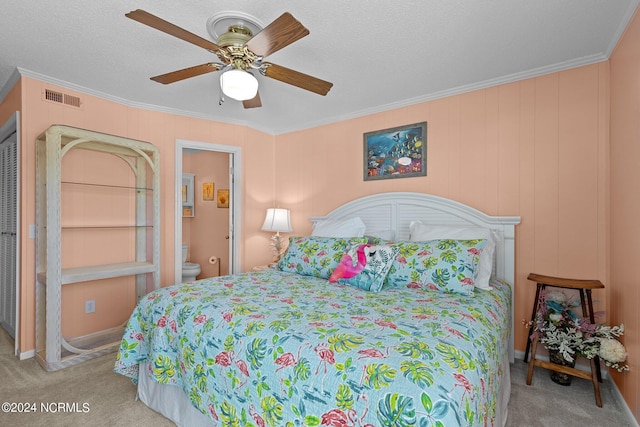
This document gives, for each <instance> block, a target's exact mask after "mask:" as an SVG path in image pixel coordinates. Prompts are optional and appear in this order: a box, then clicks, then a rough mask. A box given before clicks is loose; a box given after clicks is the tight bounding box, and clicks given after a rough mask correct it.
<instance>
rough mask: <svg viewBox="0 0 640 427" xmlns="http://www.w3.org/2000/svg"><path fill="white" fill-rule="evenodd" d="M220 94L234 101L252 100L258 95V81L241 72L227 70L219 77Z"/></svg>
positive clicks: (250, 75) (251, 75)
mask: <svg viewBox="0 0 640 427" xmlns="http://www.w3.org/2000/svg"><path fill="white" fill-rule="evenodd" d="M220 87H221V88H222V93H224V94H225V95H226V96H228V97H229V98H233V99H235V100H236V101H246V100H247V99H253V98H255V97H256V94H257V93H258V79H256V78H255V77H254V76H253V74H251V73H248V72H246V71H242V70H235V69H234V70H229V71H225V72H224V73H222V74H221V75H220Z"/></svg>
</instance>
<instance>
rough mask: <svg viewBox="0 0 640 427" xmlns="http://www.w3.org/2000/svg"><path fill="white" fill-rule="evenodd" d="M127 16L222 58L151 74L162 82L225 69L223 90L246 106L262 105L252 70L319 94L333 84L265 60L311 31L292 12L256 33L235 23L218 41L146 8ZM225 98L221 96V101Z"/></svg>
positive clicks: (222, 80) (172, 81) (155, 79)
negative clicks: (168, 71) (201, 35)
mask: <svg viewBox="0 0 640 427" xmlns="http://www.w3.org/2000/svg"><path fill="white" fill-rule="evenodd" d="M125 16H126V17H127V18H130V19H133V20H134V21H138V22H140V23H142V24H145V25H148V26H150V27H152V28H155V29H157V30H160V31H162V32H164V33H167V34H169V35H172V36H174V37H177V38H179V39H182V40H184V41H187V42H189V43H192V44H194V45H196V46H199V47H201V48H203V49H206V50H208V51H209V52H211V53H213V54H215V55H216V56H217V57H218V59H219V60H220V61H221V62H208V63H206V64H201V65H196V66H193V67H189V68H184V69H181V70H177V71H173V72H170V73H166V74H161V75H158V76H155V77H151V80H154V81H156V82H158V83H162V84H169V83H174V82H177V81H180V80H184V79H188V78H190V77H195V76H199V75H202V74H206V73H211V72H213V71H222V72H223V73H222V75H221V76H220V86H221V89H222V93H224V94H225V95H226V96H228V97H230V98H233V99H236V100H238V101H242V104H243V105H244V108H255V107H260V106H262V102H261V101H260V94H259V93H258V80H257V79H256V78H255V76H254V75H253V74H252V73H251V72H250V71H251V70H256V71H258V72H259V73H260V74H262V75H263V76H266V77H270V78H272V79H276V80H279V81H281V82H284V83H287V84H290V85H293V86H297V87H299V88H301V89H305V90H308V91H311V92H314V93H317V94H319V95H326V94H327V93H328V92H329V90H330V89H331V87H332V86H333V83H330V82H327V81H324V80H321V79H318V78H316V77H313V76H310V75H308V74H304V73H301V72H299V71H295V70H291V69H289V68H285V67H282V66H280V65H276V64H273V63H271V62H264V61H263V58H264V57H266V56H267V55H270V54H272V53H274V52H277V51H278V50H280V49H282V48H283V47H286V46H288V45H290V44H291V43H293V42H295V41H297V40H300V39H301V38H303V37H305V36H306V35H308V34H309V30H307V29H306V28H305V27H304V26H303V25H302V24H301V23H300V22H299V21H298V20H296V19H295V18H294V17H293V16H292V15H291V14H290V13H288V12H285V13H283V14H282V15H281V16H280V17H279V18H277V19H276V20H275V21H273V22H272V23H271V24H269V25H267V26H266V27H265V28H264V29H263V30H261V31H260V32H259V33H258V34H256V35H255V36H254V35H253V33H252V31H251V30H250V29H249V28H247V27H245V26H242V25H231V26H230V27H229V29H228V31H227V32H226V33H224V34H221V35H220V36H219V37H218V40H217V44H216V43H213V42H211V41H209V40H207V39H204V38H202V37H200V36H198V35H196V34H193V33H191V32H189V31H187V30H185V29H183V28H180V27H178V26H177V25H174V24H172V23H170V22H168V21H165V20H164V19H162V18H159V17H157V16H155V15H152V14H151V13H149V12H146V11H144V10H142V9H137V10H133V11H131V12H129V13H127V14H125ZM222 100H223V98H222V96H221V102H222Z"/></svg>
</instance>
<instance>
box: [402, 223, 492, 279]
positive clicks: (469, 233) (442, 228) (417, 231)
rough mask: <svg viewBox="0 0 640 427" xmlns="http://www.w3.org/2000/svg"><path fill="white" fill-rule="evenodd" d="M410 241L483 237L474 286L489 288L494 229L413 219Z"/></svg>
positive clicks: (410, 226)
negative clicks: (437, 223) (428, 222)
mask: <svg viewBox="0 0 640 427" xmlns="http://www.w3.org/2000/svg"><path fill="white" fill-rule="evenodd" d="M409 229H410V232H411V237H410V238H409V239H410V240H411V241H421V242H423V241H426V240H435V239H485V240H486V241H487V244H486V245H485V247H484V249H483V250H482V254H481V255H480V261H479V262H478V269H477V271H476V276H475V286H476V288H481V289H486V290H490V289H491V286H489V279H491V272H492V270H493V254H494V252H495V250H496V241H497V236H496V232H495V230H492V229H490V228H483V227H464V226H454V225H427V224H423V223H421V222H420V221H413V222H412V223H411V224H410V225H409Z"/></svg>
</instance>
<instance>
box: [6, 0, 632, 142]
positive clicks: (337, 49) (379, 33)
mask: <svg viewBox="0 0 640 427" xmlns="http://www.w3.org/2000/svg"><path fill="white" fill-rule="evenodd" d="M0 1H1V2H2V3H1V4H2V6H1V7H0V87H2V86H4V85H5V83H6V82H10V81H11V79H12V78H15V76H16V75H17V74H16V70H19V72H20V73H21V74H23V75H28V76H31V77H35V78H38V79H41V80H44V81H48V82H51V83H56V84H61V85H63V86H66V87H68V88H71V89H75V90H80V91H83V92H86V93H90V94H94V95H98V96H101V97H104V98H107V99H112V100H115V101H118V102H122V103H125V104H127V105H132V106H136V107H142V108H148V109H153V110H159V111H169V112H173V113H177V114H185V115H191V116H196V117H202V118H207V119H212V120H219V121H224V122H230V123H237V124H242V125H246V126H250V127H252V128H255V129H259V130H262V131H265V132H268V133H271V134H280V133H285V132H290V131H294V130H298V129H303V128H308V127H312V126H316V125H321V124H326V123H331V122H335V121H339V120H344V119H349V118H352V117H357V116H361V115H365V114H370V113H374V112H377V111H384V110H387V109H390V108H396V107H400V106H404V105H409V104H413V103H416V102H420V101H425V100H429V99H434V98H438V97H442V96H447V95H451V94H454V93H460V92H464V91H468V90H473V89H477V88H482V87H487V86H491V85H495V84H499V83H503V82H508V81H514V80H519V79H522V78H526V77H531V76H535V75H540V74H544V73H548V72H553V71H557V70H562V69H567V68H571V67H575V66H580V65H585V64H589V63H594V62H599V61H603V60H606V59H607V58H608V57H609V55H610V54H611V52H612V50H613V48H614V47H615V45H616V42H617V40H618V39H619V38H620V36H621V34H622V32H623V31H624V28H625V27H626V24H627V23H628V21H629V19H630V18H631V16H632V14H633V12H634V10H635V8H636V7H637V5H638V2H639V1H640V0H607V1H603V0H535V1H531V0H398V1H391V0H386V1H382V0H351V1H344V0H342V1H340V0H324V1H313V0H307V1H300V0H299V1H292V0H274V1H269V2H266V1H261V2H258V1H255V0H253V1H250V0H233V1H232V0H223V1H212V0H208V1H205V0H191V1H176V0H139V1H117V2H113V1H104V0H47V1H41V0H22V1H13V0H0ZM133 9H144V10H146V11H148V12H150V13H152V14H154V15H157V16H159V17H161V18H163V19H165V20H167V21H169V22H172V23H174V24H176V25H178V26H180V27H182V28H184V29H186V30H188V31H190V32H192V33H195V34H197V35H199V36H201V37H204V38H209V39H210V38H211V37H210V36H209V34H208V32H207V28H206V24H207V20H208V19H209V18H210V17H211V16H213V15H215V14H217V13H220V12H223V11H239V12H242V13H243V14H248V15H251V16H254V17H256V18H257V19H258V20H259V21H260V22H261V23H262V24H264V25H267V24H269V23H270V22H271V21H273V20H274V19H276V18H277V17H278V16H280V15H281V14H282V13H283V12H290V13H291V14H293V16H295V17H296V18H297V19H298V20H299V21H300V22H301V23H302V24H303V25H304V26H305V27H307V28H308V29H309V31H310V34H309V35H308V36H306V37H304V38H303V39H301V40H299V41H297V42H295V43H293V44H291V45H289V46H287V47H285V48H284V49H282V50H280V51H279V52H276V53H275V54H273V55H271V56H268V57H267V60H268V61H269V62H273V63H276V64H278V65H282V66H285V67H288V68H292V69H295V70H297V71H301V72H303V73H306V74H311V75H313V76H316V77H319V78H321V79H323V80H328V81H331V82H333V84H334V86H333V88H332V89H331V91H330V92H329V94H328V95H327V96H326V97H323V96H320V95H316V94H314V93H311V92H307V91H304V90H302V89H299V88H296V87H293V86H289V85H287V84H284V83H281V82H279V81H276V80H272V79H268V78H266V77H262V76H260V77H258V79H259V81H260V96H261V99H262V108H257V109H250V110H245V109H243V108H242V104H241V103H240V102H237V101H233V100H227V101H226V102H224V103H223V104H222V105H219V102H218V101H219V90H220V89H219V73H210V74H206V75H202V76H198V77H194V78H191V79H187V80H184V81H180V82H177V83H173V84H170V85H162V84H158V83H156V82H153V81H151V80H149V77H151V76H155V75H158V74H163V73H167V72H170V71H174V70H177V69H181V68H186V67H189V66H193V65H199V64H202V63H205V62H210V61H217V59H216V57H215V56H214V55H213V54H211V53H209V52H207V51H206V50H204V49H202V48H199V47H197V46H195V45H192V44H190V43H187V42H185V41H182V40H180V39H177V38H175V37H172V36H169V35H167V34H165V33H162V32H160V31H158V30H155V29H153V28H150V27H147V26H145V25H142V24H140V23H138V22H135V21H133V20H131V19H128V18H126V17H125V16H124V14H125V13H127V12H129V11H131V10H133ZM1 95H2V92H0V97H1Z"/></svg>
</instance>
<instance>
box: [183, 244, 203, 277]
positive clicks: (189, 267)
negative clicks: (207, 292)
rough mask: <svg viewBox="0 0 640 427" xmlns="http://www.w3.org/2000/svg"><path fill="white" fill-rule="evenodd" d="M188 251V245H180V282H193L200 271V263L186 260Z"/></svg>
mask: <svg viewBox="0 0 640 427" xmlns="http://www.w3.org/2000/svg"><path fill="white" fill-rule="evenodd" d="M188 253H189V245H182V283H185V282H193V281H194V280H196V276H198V274H200V271H201V270H200V264H196V263H195V262H187V254H188Z"/></svg>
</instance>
